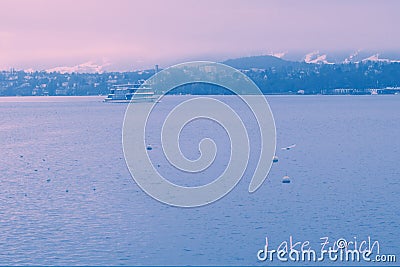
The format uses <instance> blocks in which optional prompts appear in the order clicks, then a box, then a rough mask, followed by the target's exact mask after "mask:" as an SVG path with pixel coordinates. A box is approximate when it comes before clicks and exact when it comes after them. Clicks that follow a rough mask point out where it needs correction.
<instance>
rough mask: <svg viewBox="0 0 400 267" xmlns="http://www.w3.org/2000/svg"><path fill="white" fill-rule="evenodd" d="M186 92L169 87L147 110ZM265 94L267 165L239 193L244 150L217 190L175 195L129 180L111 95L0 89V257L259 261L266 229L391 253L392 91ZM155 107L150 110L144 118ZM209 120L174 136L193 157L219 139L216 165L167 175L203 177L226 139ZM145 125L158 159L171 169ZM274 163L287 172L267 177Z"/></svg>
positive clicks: (399, 147)
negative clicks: (203, 143)
mask: <svg viewBox="0 0 400 267" xmlns="http://www.w3.org/2000/svg"><path fill="white" fill-rule="evenodd" d="M186 98H187V97H185V96H171V97H169V98H168V99H167V100H166V101H163V102H162V103H160V109H159V111H158V112H162V110H163V107H164V108H165V109H170V108H171V107H173V106H174V105H175V104H176V103H178V102H179V101H182V100H184V99H186ZM219 98H220V99H222V100H224V101H228V102H229V101H230V99H233V98H234V97H233V96H229V97H228V96H226V97H219ZM267 99H268V101H269V104H270V106H271V109H272V111H273V114H274V117H275V122H276V129H277V148H278V149H277V155H278V157H279V159H280V160H279V162H278V163H277V164H274V165H273V167H272V169H271V171H270V173H269V176H268V179H267V180H266V181H265V182H264V184H263V185H262V186H261V187H260V189H259V190H258V191H256V192H255V193H252V194H249V193H248V191H247V189H248V185H249V183H250V180H251V172H252V170H254V164H252V163H251V164H249V166H248V170H247V171H246V173H245V176H244V177H243V179H242V180H241V181H240V182H239V184H238V186H237V187H235V188H234V189H233V190H232V191H231V192H230V193H229V194H228V195H227V196H226V197H224V198H222V199H221V200H219V201H217V202H215V203H213V204H210V205H207V206H204V207H199V208H190V209H185V208H176V207H171V206H168V205H165V204H162V203H160V202H158V201H156V200H154V199H153V198H151V197H149V196H148V195H147V194H145V193H144V192H143V191H142V190H141V189H140V188H139V187H138V186H137V185H136V184H135V182H134V181H133V180H132V178H131V176H130V173H129V170H128V169H127V167H126V164H125V160H124V155H123V151H122V143H121V130H122V123H123V119H124V113H125V109H126V105H125V104H110V103H102V102H101V100H102V98H101V97H27V98H24V97H15V98H12V97H11V98H0V114H1V120H0V121H1V122H0V151H1V152H0V188H1V189H0V201H1V205H0V229H1V231H0V264H1V265H5V264H7V265H8V264H9V265H17V264H19V265H21V264H25V265H26V264H41V265H53V264H57V265H86V264H90V265H124V264H125V265H137V264H142V265H143V264H145V265H157V264H168V265H175V264H185V265H209V264H217V265H244V264H246V265H271V263H270V262H260V261H258V260H257V251H258V250H260V249H263V247H264V245H265V237H266V236H267V237H268V238H269V245H270V246H271V248H273V247H275V248H276V247H277V246H278V245H279V244H280V243H281V242H282V241H285V240H288V239H289V236H293V239H294V240H295V242H297V241H302V242H304V241H307V240H308V241H310V243H311V246H312V247H313V248H314V249H316V250H318V248H319V243H320V242H321V240H320V238H321V237H329V238H330V240H332V241H333V240H336V239H338V238H345V239H347V240H354V238H356V239H357V240H358V241H359V242H361V241H362V240H368V236H370V238H371V239H372V240H374V241H375V240H378V241H379V244H380V250H381V254H395V255H397V257H400V241H399V237H400V228H399V222H400V204H399V203H400V194H399V193H400V181H399V179H400V178H399V176H400V162H399V158H400V157H399V152H400V135H399V134H400V96H268V97H267ZM233 102H234V101H233ZM161 104H162V105H161ZM234 105H237V107H236V108H238V109H239V113H241V114H244V115H243V116H247V115H246V110H245V108H243V112H242V111H241V110H240V109H241V108H242V107H241V105H240V104H234ZM156 112H157V111H156ZM161 117H162V115H159V116H158V115H157V113H155V115H154V119H153V120H152V123H153V126H152V127H154V129H156V128H157V127H159V125H160V124H159V123H158V120H160V118H161ZM250 117H251V116H249V117H248V118H249V120H251V118H250ZM214 126H215V125H213V123H212V122H209V121H204V122H198V123H193V124H192V125H188V127H187V128H186V129H184V131H183V132H182V147H183V148H182V150H183V153H185V155H186V154H187V156H188V158H196V157H197V156H198V151H197V146H198V141H199V140H201V138H203V137H204V135H206V136H210V137H211V138H214V139H215V140H216V144H217V145H218V146H219V147H220V148H221V149H219V150H218V151H219V152H221V151H222V152H221V154H220V155H218V157H217V159H216V162H215V163H216V166H217V167H212V168H210V169H209V170H207V171H208V172H206V173H203V174H202V176H198V177H195V178H194V179H193V180H187V179H181V176H179V175H178V176H177V175H175V176H174V177H175V180H174V181H173V182H175V183H182V184H184V185H199V184H204V183H208V182H210V181H211V180H212V179H211V180H210V178H212V176H213V175H214V174H218V173H220V172H221V170H222V167H223V166H224V161H226V160H227V155H228V154H229V151H230V150H229V148H227V149H226V152H225V153H224V152H223V151H224V149H223V148H224V147H226V146H227V144H228V143H227V135H226V133H225V132H224V131H223V129H221V128H220V127H218V125H217V127H216V128H215V129H214V130H210V129H211V128H212V127H214ZM149 127H151V125H150V126H149ZM152 138H153V137H149V140H150V141H151V142H153V143H154V144H155V145H154V149H153V150H152V151H151V153H153V154H151V155H150V156H151V157H152V158H153V160H154V161H158V164H159V165H160V166H161V167H160V172H165V173H171V172H172V173H173V172H175V171H176V170H173V169H172V168H169V167H168V166H165V165H167V164H166V162H165V159H163V158H162V157H161V156H160V154H159V152H160V148H159V146H157V139H156V138H155V139H152ZM257 142H259V141H257V138H256V139H255V141H254V142H253V143H252V147H253V149H254V151H255V153H256V154H257ZM291 144H297V146H296V147H295V148H294V149H292V150H289V151H284V150H281V149H280V148H281V147H284V146H287V145H291ZM149 154H150V152H149ZM251 157H254V156H251ZM251 159H252V158H251ZM251 162H254V160H251ZM286 174H287V175H289V176H290V177H291V183H290V184H283V183H282V182H281V181H282V177H283V176H284V175H286ZM324 263H326V264H330V265H332V264H335V263H334V262H330V261H326V262H324ZM361 263H362V264H364V263H363V262H361ZM273 264H283V263H280V262H279V261H274V262H273ZM310 264H312V263H310ZM318 264H321V263H318ZM322 264H323V263H322ZM342 264H343V263H342ZM359 264H360V263H359Z"/></svg>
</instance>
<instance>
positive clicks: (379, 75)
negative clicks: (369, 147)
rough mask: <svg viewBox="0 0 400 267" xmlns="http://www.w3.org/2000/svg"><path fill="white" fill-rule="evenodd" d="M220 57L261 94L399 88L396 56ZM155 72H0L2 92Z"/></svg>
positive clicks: (100, 90)
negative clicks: (343, 59) (334, 60)
mask: <svg viewBox="0 0 400 267" xmlns="http://www.w3.org/2000/svg"><path fill="white" fill-rule="evenodd" d="M223 63H225V64H227V65H230V66H232V67H235V68H237V69H239V70H240V71H242V72H243V73H245V74H246V75H248V76H249V77H250V78H251V79H252V80H253V81H254V82H255V83H256V84H257V85H258V86H259V87H260V89H261V91H262V92H263V93H264V94H399V93H400V63H399V62H379V61H378V62H376V61H364V62H356V63H340V64H323V63H306V62H297V61H286V60H283V59H280V58H276V57H273V56H255V57H246V58H238V59H231V60H227V61H225V62H223ZM155 72H156V68H155V69H150V70H143V71H130V72H103V73H61V72H56V71H54V72H48V71H34V72H32V71H23V70H15V69H10V70H6V71H1V72H0V96H78V95H79V96H82V95H106V94H107V93H108V91H109V88H110V87H111V86H112V85H117V84H127V83H136V82H138V81H139V80H146V79H148V78H150V77H151V76H152V75H154V73H155ZM211 88H213V87H211ZM214 89H215V88H214ZM214 89H210V88H207V87H206V86H204V85H202V86H191V87H188V89H187V91H186V92H185V93H188V94H219V93H221V91H218V90H214ZM179 93H181V92H179Z"/></svg>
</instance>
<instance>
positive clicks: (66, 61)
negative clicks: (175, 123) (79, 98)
mask: <svg viewBox="0 0 400 267" xmlns="http://www.w3.org/2000/svg"><path fill="white" fill-rule="evenodd" d="M399 10H400V1H395V0H393V1H389V0H386V1H378V0H377V1H295V0H293V1H256V0H252V1H244V0H243V1H237V0H230V1H222V0H202V1H194V0H181V1H179V0H159V1H147V0H142V1H123V0H117V1H111V0H105V1H85V0H82V1H72V0H69V1H64V0H40V1H38V0H36V1H29V0H26V1H22V0H17V1H11V0H9V1H2V2H0V69H6V68H10V67H15V68H25V69H26V68H33V69H45V68H51V67H56V66H64V65H70V66H71V65H76V64H79V63H82V62H86V61H89V60H92V61H95V62H98V63H103V62H110V63H112V64H113V65H114V66H119V68H121V69H137V68H141V67H147V66H152V65H154V64H156V63H159V64H161V65H167V64H170V63H175V62H178V61H182V60H188V59H207V60H210V59H211V60H220V59H225V58H229V57H235V56H247V55H256V54H266V53H268V52H272V51H274V52H280V51H298V50H303V51H312V50H316V49H320V50H324V49H325V50H345V49H349V50H356V49H377V50H399V48H400V30H399V27H398V26H397V25H398V24H399V18H398V11H399Z"/></svg>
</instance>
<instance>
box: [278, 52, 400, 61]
mask: <svg viewBox="0 0 400 267" xmlns="http://www.w3.org/2000/svg"><path fill="white" fill-rule="evenodd" d="M280 58H281V59H284V60H289V61H300V62H306V63H314V64H341V63H357V62H368V61H374V62H387V63H390V62H400V53H396V52H382V53H381V52H377V51H364V50H360V49H358V50H355V51H341V52H320V51H312V52H306V53H304V52H303V53H302V52H295V53H291V52H288V53H285V55H283V56H282V57H280Z"/></svg>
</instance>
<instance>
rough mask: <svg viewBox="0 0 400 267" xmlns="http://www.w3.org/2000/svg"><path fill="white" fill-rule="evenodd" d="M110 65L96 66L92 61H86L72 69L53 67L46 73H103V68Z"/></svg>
mask: <svg viewBox="0 0 400 267" xmlns="http://www.w3.org/2000/svg"><path fill="white" fill-rule="evenodd" d="M109 65H111V64H110V63H103V64H101V65H98V64H96V63H94V62H93V61H88V62H85V63H82V64H78V65H76V66H73V67H66V66H64V67H55V68H51V69H47V70H46V72H59V73H73V72H77V73H102V72H104V71H105V67H107V66H109Z"/></svg>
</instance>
